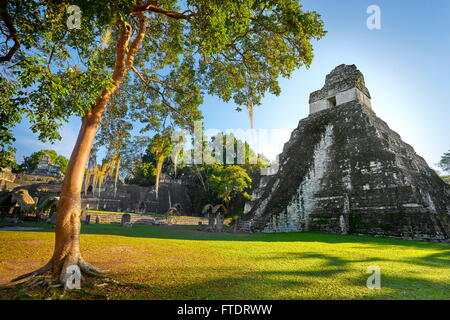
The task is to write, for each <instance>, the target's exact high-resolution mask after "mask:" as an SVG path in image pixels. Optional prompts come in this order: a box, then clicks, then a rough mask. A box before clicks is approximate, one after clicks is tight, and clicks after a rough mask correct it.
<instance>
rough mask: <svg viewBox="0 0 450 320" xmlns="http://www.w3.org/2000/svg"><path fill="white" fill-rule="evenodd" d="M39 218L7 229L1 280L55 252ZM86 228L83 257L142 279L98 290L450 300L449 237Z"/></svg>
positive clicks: (1, 239)
mask: <svg viewBox="0 0 450 320" xmlns="http://www.w3.org/2000/svg"><path fill="white" fill-rule="evenodd" d="M23 225H24V226H37V224H35V223H26V224H23ZM38 226H40V227H43V228H44V230H42V231H40V232H15V231H0V244H1V246H0V282H6V281H8V280H10V279H12V278H13V277H15V276H18V275H20V274H22V273H25V272H27V271H30V270H32V269H34V268H37V267H39V266H41V265H43V264H44V263H45V262H46V260H47V259H48V258H49V257H50V256H51V253H52V249H53V239H54V234H53V229H52V227H51V226H48V225H45V224H39V225H38ZM82 228H83V229H82V236H81V241H82V252H83V255H84V257H85V259H86V260H88V261H89V262H91V263H93V264H94V265H96V266H98V267H100V268H102V269H106V270H110V271H109V274H110V276H111V277H113V278H114V279H116V280H118V281H122V282H131V283H135V284H136V285H132V286H113V285H108V286H105V287H95V288H92V289H90V290H91V291H90V292H91V293H92V294H96V295H108V297H109V298H111V299H449V298H450V272H449V271H450V246H449V245H448V244H437V243H429V242H419V241H404V240H394V239H386V238H376V237H369V236H353V235H331V234H320V233H279V234H251V235H248V234H229V233H223V234H215V233H208V232H202V231H198V230H197V229H198V227H197V226H189V227H188V226H170V227H167V226H139V225H135V226H133V227H132V228H122V227H120V226H118V225H87V226H85V225H84V226H83V227H82ZM371 265H376V266H378V267H380V268H381V289H379V290H374V289H372V290H371V289H368V288H367V287H366V280H367V277H368V276H369V274H366V270H367V267H368V266H371ZM1 294H2V293H1V292H0V297H1ZM90 297H91V298H92V297H95V296H78V298H90Z"/></svg>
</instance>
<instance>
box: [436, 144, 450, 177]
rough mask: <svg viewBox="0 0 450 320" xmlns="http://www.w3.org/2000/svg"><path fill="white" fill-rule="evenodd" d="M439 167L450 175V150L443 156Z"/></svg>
mask: <svg viewBox="0 0 450 320" xmlns="http://www.w3.org/2000/svg"><path fill="white" fill-rule="evenodd" d="M438 165H439V167H440V168H441V169H442V170H444V171H445V172H448V173H450V150H449V151H448V152H446V153H444V154H443V155H442V157H441V161H439V164H438Z"/></svg>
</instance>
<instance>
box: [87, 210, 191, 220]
mask: <svg viewBox="0 0 450 320" xmlns="http://www.w3.org/2000/svg"><path fill="white" fill-rule="evenodd" d="M82 211H84V212H86V213H89V212H93V213H108V214H120V215H122V214H125V213H128V214H130V215H134V216H150V217H165V216H166V215H164V214H156V213H134V212H116V211H102V210H91V209H83V210H82ZM175 217H177V218H191V219H198V217H193V216H175Z"/></svg>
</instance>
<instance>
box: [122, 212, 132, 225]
mask: <svg viewBox="0 0 450 320" xmlns="http://www.w3.org/2000/svg"><path fill="white" fill-rule="evenodd" d="M130 222H131V215H130V214H129V213H125V214H123V215H122V219H121V221H120V223H121V225H122V227H123V226H125V224H127V223H130Z"/></svg>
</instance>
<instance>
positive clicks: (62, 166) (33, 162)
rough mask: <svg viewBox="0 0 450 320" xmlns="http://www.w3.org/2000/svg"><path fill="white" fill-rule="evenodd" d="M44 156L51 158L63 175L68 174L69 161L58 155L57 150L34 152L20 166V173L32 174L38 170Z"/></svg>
mask: <svg viewBox="0 0 450 320" xmlns="http://www.w3.org/2000/svg"><path fill="white" fill-rule="evenodd" d="M44 154H47V155H49V156H50V159H51V160H52V162H53V163H54V164H55V165H56V166H58V167H59V170H60V171H61V172H62V173H65V172H66V170H67V165H68V163H69V160H68V159H67V158H66V157H64V156H62V155H58V154H57V153H56V151H55V150H40V151H36V152H33V153H32V154H31V155H30V156H28V157H25V158H24V160H23V162H22V163H21V164H20V166H19V168H20V171H25V172H31V171H33V170H36V169H37V167H38V163H39V160H40V159H41V158H42V156H43V155H44Z"/></svg>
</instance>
